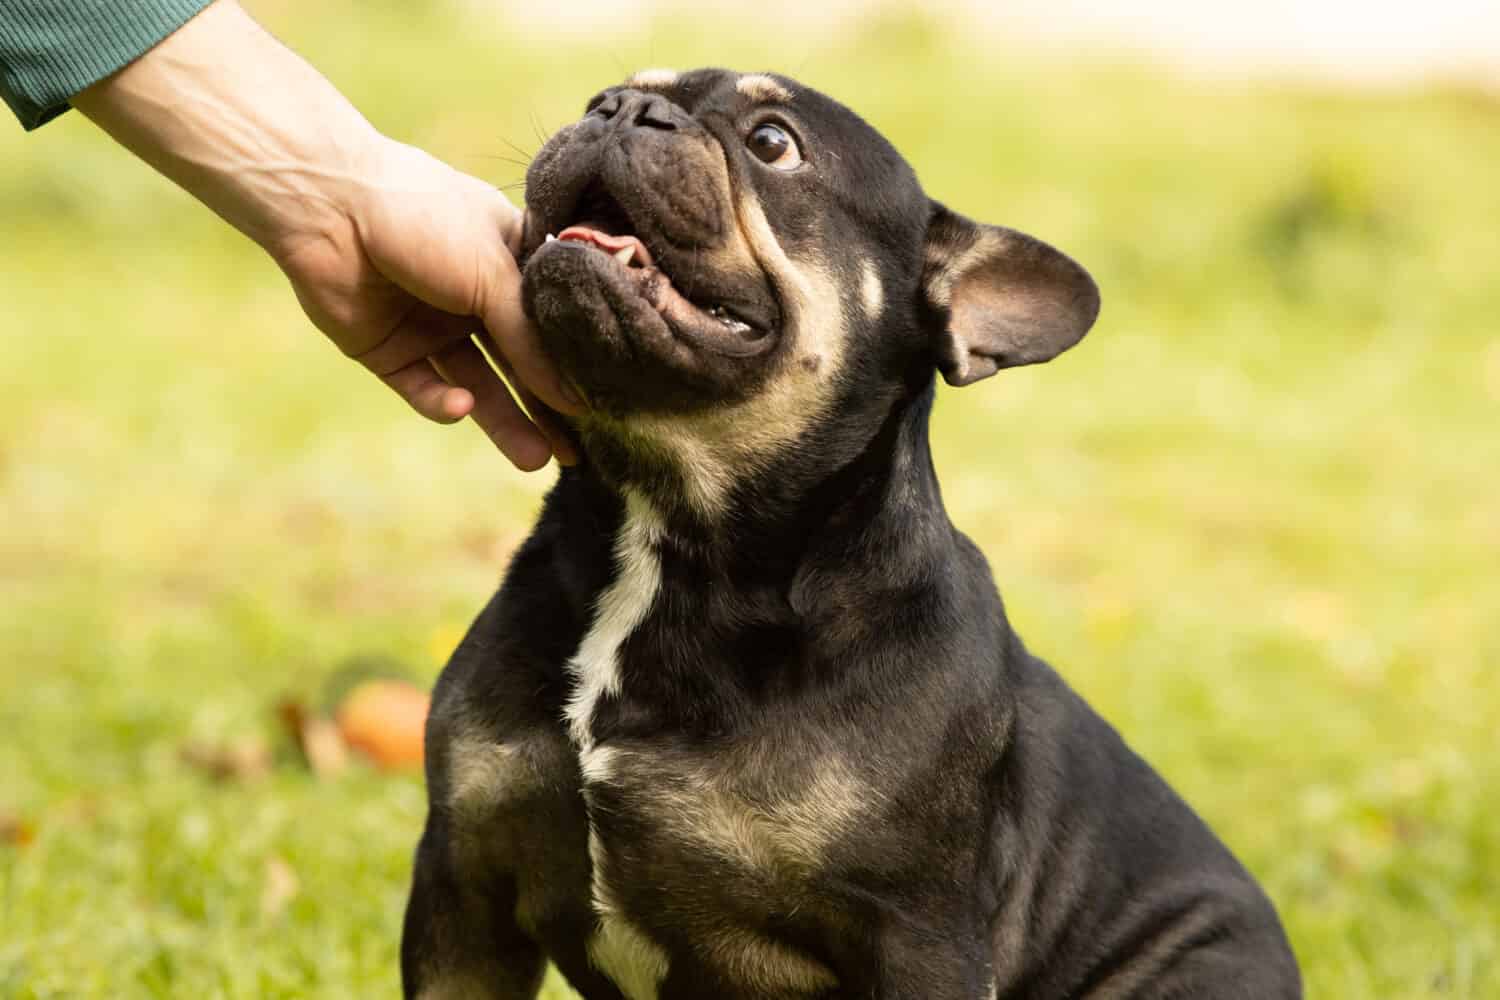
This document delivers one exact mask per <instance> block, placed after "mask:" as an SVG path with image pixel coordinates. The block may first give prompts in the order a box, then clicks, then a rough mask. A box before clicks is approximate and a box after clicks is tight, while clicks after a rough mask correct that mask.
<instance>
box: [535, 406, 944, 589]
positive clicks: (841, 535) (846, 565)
mask: <svg viewBox="0 0 1500 1000" xmlns="http://www.w3.org/2000/svg"><path fill="white" fill-rule="evenodd" d="M932 400H933V387H932V381H931V379H930V377H929V378H926V379H925V380H923V382H920V383H917V384H915V385H913V387H912V389H911V391H908V392H905V393H902V394H900V395H899V396H898V397H897V398H896V399H895V400H894V401H891V402H888V403H886V404H885V405H886V406H887V411H886V413H885V414H884V417H883V419H881V417H880V416H879V415H878V414H877V415H875V417H874V419H872V420H869V421H867V422H866V423H865V429H864V430H863V431H861V430H858V429H855V428H852V427H851V426H850V425H848V424H845V425H831V426H823V427H818V428H815V429H813V430H812V431H811V432H810V433H809V434H808V435H807V436H806V437H805V438H804V439H803V440H802V441H800V442H799V443H798V444H797V445H796V446H795V448H794V449H792V450H789V451H788V453H786V454H785V455H782V456H778V457H777V459H776V460H775V461H772V462H770V463H767V464H766V465H765V466H764V467H762V468H759V469H756V470H752V471H750V472H749V473H747V474H746V475H744V476H743V477H742V478H740V479H739V480H738V481H736V482H735V483H734V484H733V486H732V487H731V488H730V489H728V490H726V491H724V493H723V496H722V502H721V504H720V505H719V506H718V507H717V508H715V509H712V510H705V509H704V508H703V507H702V506H701V505H699V504H695V503H693V502H692V501H691V500H690V499H688V498H690V497H691V496H692V495H693V493H694V491H693V489H692V486H691V484H688V483H685V482H684V481H683V476H684V475H691V470H682V469H681V468H680V467H678V466H674V464H673V463H672V462H671V461H669V460H667V459H665V458H662V459H657V457H656V456H653V455H651V454H650V453H649V451H643V450H642V449H641V448H640V447H639V446H632V445H630V444H628V443H625V442H622V441H620V440H619V439H618V438H612V437H609V436H606V435H603V434H596V435H592V436H588V437H586V439H585V440H586V455H587V458H586V460H585V461H584V463H583V464H582V465H581V466H580V467H579V468H578V469H576V470H572V471H570V472H569V473H568V474H565V476H564V477H563V480H562V482H561V483H560V488H561V489H565V490H570V491H572V492H574V493H575V494H576V495H577V496H578V497H579V498H580V499H583V498H587V499H586V501H585V502H587V503H588V504H589V505H590V506H591V507H592V508H593V509H594V510H595V512H596V515H595V516H596V517H597V521H596V523H608V522H610V521H613V522H615V523H621V522H623V520H624V519H625V518H626V517H627V516H629V511H630V510H632V509H634V510H635V511H637V512H640V513H642V514H643V515H644V516H647V517H649V518H650V519H651V521H652V527H651V531H652V534H653V535H656V536H659V537H660V539H661V541H662V543H663V544H664V545H666V546H668V547H669V548H670V549H671V550H672V552H673V555H674V558H675V559H677V560H679V561H680V564H681V565H683V566H685V567H687V568H688V569H689V570H690V571H691V572H693V573H694V575H697V576H700V577H701V578H702V579H703V580H704V581H705V583H709V582H712V583H714V584H716V585H723V584H726V583H727V584H730V585H747V586H771V587H780V588H784V589H785V590H787V591H791V590H793V589H794V585H795V583H796V581H797V578H798V577H799V576H805V574H806V573H807V571H808V568H809V567H810V566H811V567H817V568H818V569H817V572H818V573H819V575H823V574H827V573H832V572H835V571H837V572H843V573H852V574H859V573H861V572H864V571H865V570H866V569H867V568H868V567H867V565H866V564H868V565H869V566H874V565H875V564H877V563H878V565H879V567H880V573H881V574H882V575H883V576H887V577H890V576H892V575H895V576H898V577H899V576H903V575H906V574H907V573H911V574H913V575H917V574H919V573H920V571H921V568H922V567H926V566H928V565H930V564H931V562H932V560H934V559H940V558H944V557H946V556H947V555H948V554H949V547H951V545H952V544H953V539H954V533H953V529H952V526H951V524H950V523H949V521H948V518H947V514H946V512H945V510H944V508H943V503H942V497H941V494H940V492H939V489H938V483H937V476H936V473H935V471H934V468H933V464H932V454H931V450H930V448H929V445H928V440H927V424H928V415H929V413H930V410H931V406H932ZM871 427H873V428H874V430H873V433H872V432H871V430H870V428H871ZM627 498H629V499H628V500H627Z"/></svg>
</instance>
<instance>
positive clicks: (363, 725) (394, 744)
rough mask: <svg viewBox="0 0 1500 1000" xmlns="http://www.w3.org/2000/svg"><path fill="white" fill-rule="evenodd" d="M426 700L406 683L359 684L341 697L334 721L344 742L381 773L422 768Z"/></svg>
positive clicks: (420, 691)
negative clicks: (342, 698) (383, 771)
mask: <svg viewBox="0 0 1500 1000" xmlns="http://www.w3.org/2000/svg"><path fill="white" fill-rule="evenodd" d="M429 703H430V699H429V697H428V694H427V692H426V691H423V690H422V689H421V688H419V687H417V686H416V685H414V684H409V683H407V682H406V681H400V680H391V679H379V680H368V681H363V682H361V683H360V684H358V685H356V686H355V687H354V688H352V689H351V690H350V691H349V693H348V694H347V695H345V696H344V700H343V702H342V703H341V704H340V705H339V708H338V712H337V713H335V718H336V719H337V720H338V727H339V733H340V734H341V735H342V736H343V738H344V742H345V743H347V744H349V746H351V747H354V748H355V749H356V750H359V751H360V752H361V753H363V754H364V755H365V756H366V757H368V758H370V760H372V761H374V763H375V764H376V766H378V767H380V768H381V769H382V770H387V771H394V770H401V769H404V768H416V767H421V766H422V735H423V731H424V730H425V728H426V725H427V709H428V707H429Z"/></svg>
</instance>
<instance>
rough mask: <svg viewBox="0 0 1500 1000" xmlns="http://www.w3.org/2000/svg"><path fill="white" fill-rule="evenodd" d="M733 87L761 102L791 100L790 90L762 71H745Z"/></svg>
mask: <svg viewBox="0 0 1500 1000" xmlns="http://www.w3.org/2000/svg"><path fill="white" fill-rule="evenodd" d="M734 89H735V90H737V91H739V92H740V93H741V94H743V95H744V96H745V97H748V98H750V100H752V101H757V102H760V103H762V104H769V103H775V104H788V103H790V102H791V100H792V92H791V91H790V90H787V89H786V87H785V85H783V84H781V83H779V82H778V81H777V80H775V79H773V78H772V77H769V76H766V74H764V73H746V74H745V75H744V76H742V77H740V78H739V80H738V81H736V83H735V85H734Z"/></svg>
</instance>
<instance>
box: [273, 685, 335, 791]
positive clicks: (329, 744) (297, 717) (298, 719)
mask: <svg viewBox="0 0 1500 1000" xmlns="http://www.w3.org/2000/svg"><path fill="white" fill-rule="evenodd" d="M276 711H277V715H279V716H280V717H281V722H282V725H284V726H285V727H286V730H287V732H288V734H289V735H290V736H291V738H292V742H293V743H294V744H295V745H296V747H297V750H298V751H299V752H300V753H301V754H302V759H303V761H304V762H305V763H306V764H307V767H308V769H309V770H311V771H312V773H313V774H315V775H317V776H318V777H320V778H328V777H332V776H333V775H335V774H338V773H339V772H340V771H342V770H343V769H344V767H345V766H346V765H347V764H348V763H349V751H348V749H347V748H346V747H345V746H344V738H343V737H342V736H341V735H339V729H338V726H336V725H334V724H333V721H332V720H331V719H328V718H326V717H324V716H322V715H319V714H317V713H316V712H312V711H310V710H309V709H308V707H307V705H305V704H304V703H303V702H301V701H298V700H297V699H296V698H283V699H282V700H281V703H280V704H279V705H278V706H277V709H276Z"/></svg>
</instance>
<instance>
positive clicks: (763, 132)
mask: <svg viewBox="0 0 1500 1000" xmlns="http://www.w3.org/2000/svg"><path fill="white" fill-rule="evenodd" d="M745 145H747V146H749V147H750V152H752V153H754V154H755V158H756V159H757V160H759V161H761V162H762V163H766V164H769V165H771V166H773V167H775V168H776V169H777V170H791V169H792V168H793V167H795V166H797V165H798V164H800V163H801V162H802V151H801V150H800V149H798V148H797V143H796V142H794V141H793V140H792V137H791V136H789V135H787V133H786V129H784V128H782V127H781V126H779V125H772V124H771V123H770V122H766V123H765V124H764V125H757V126H756V127H755V128H754V130H753V131H751V133H750V135H749V136H748V137H747V138H746V139H745Z"/></svg>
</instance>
